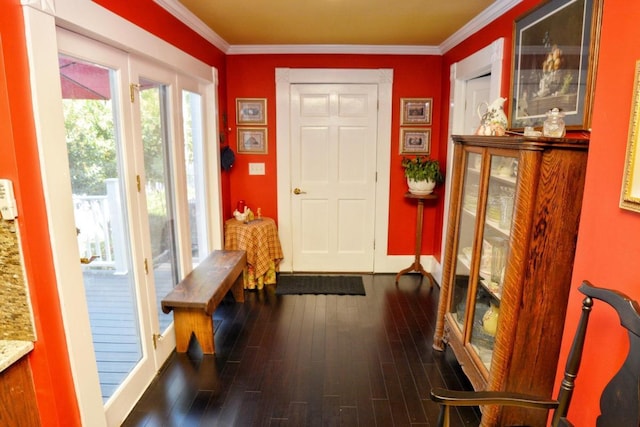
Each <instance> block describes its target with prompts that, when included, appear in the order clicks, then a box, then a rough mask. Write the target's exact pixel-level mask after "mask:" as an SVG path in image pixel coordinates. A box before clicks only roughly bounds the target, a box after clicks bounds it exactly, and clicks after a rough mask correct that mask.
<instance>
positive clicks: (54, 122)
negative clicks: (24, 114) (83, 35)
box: [23, 7, 107, 427]
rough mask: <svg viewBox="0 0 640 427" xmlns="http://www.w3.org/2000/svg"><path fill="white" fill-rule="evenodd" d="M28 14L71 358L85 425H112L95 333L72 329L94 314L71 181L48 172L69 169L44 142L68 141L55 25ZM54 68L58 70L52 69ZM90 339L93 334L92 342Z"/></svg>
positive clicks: (62, 154) (38, 125)
mask: <svg viewBox="0 0 640 427" xmlns="http://www.w3.org/2000/svg"><path fill="white" fill-rule="evenodd" d="M23 14H24V20H25V37H26V39H27V54H28V58H29V73H30V80H31V92H32V103H33V115H34V121H35V130H36V138H37V142H38V152H39V156H40V165H41V173H42V185H43V190H44V197H45V202H46V205H47V219H48V226H49V234H50V236H51V248H52V256H53V263H54V266H55V273H56V281H57V283H58V294H59V298H60V308H61V312H62V317H63V321H64V324H65V334H66V337H67V350H68V357H69V362H70V365H71V369H72V372H73V381H74V386H75V389H76V398H77V401H78V406H79V409H80V418H81V421H82V424H83V425H94V426H96V427H101V426H106V425H107V424H106V419H105V417H104V407H103V404H102V397H101V395H100V381H99V379H98V369H97V366H96V364H95V357H94V354H93V347H92V345H91V337H90V331H86V330H85V331H82V330H81V329H80V328H76V327H73V325H74V324H75V325H82V324H84V325H88V324H89V314H88V309H87V304H86V300H85V299H84V295H83V292H77V288H75V286H73V285H75V284H77V283H82V274H81V271H80V269H78V268H77V264H78V257H79V256H80V255H79V253H78V251H77V242H76V241H74V239H75V236H74V235H75V230H74V228H75V227H74V224H73V223H71V224H70V223H69V221H68V218H73V217H74V213H73V206H72V205H71V204H70V203H63V201H66V200H71V188H70V186H69V177H68V173H67V175H63V174H60V173H59V170H60V169H58V168H49V167H47V165H48V164H58V165H67V164H68V159H67V157H66V151H64V150H59V149H58V148H57V147H58V146H59V144H51V143H45V141H56V140H57V141H60V140H62V141H64V140H65V133H64V125H63V124H64V118H63V116H62V108H61V102H60V99H62V94H61V92H60V83H59V79H60V76H59V74H58V70H57V63H58V49H57V38H56V30H55V23H54V19H53V17H52V16H50V15H49V14H48V13H43V12H42V11H40V10H37V9H35V8H33V7H24V8H23ZM52 63H53V64H55V65H54V66H51V64H52ZM53 105H57V108H50V107H51V106H53ZM63 143H64V142H63ZM45 159H46V161H45ZM68 170H69V169H68V167H67V171H68ZM54 194H55V195H54ZM56 248H58V249H61V250H57V249H56ZM70 265H76V268H75V269H73V268H66V267H67V266H70ZM71 288H75V289H71ZM69 313H74V318H73V319H71V318H69V316H68V314H69ZM87 334H89V337H88V341H87Z"/></svg>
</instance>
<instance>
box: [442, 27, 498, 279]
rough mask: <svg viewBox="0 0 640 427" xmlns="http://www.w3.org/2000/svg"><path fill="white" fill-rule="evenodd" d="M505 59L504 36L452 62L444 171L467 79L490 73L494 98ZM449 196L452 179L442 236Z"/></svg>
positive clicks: (458, 129) (459, 124)
mask: <svg viewBox="0 0 640 427" xmlns="http://www.w3.org/2000/svg"><path fill="white" fill-rule="evenodd" d="M503 59H504V38H502V37H501V38H499V39H496V40H495V41H493V42H492V43H491V44H489V45H487V46H485V47H484V48H482V49H480V50H478V51H477V52H475V53H473V54H471V55H469V56H467V57H466V58H464V59H462V60H460V61H458V62H456V63H454V64H451V68H450V74H449V79H450V85H449V100H450V101H451V102H450V103H449V105H450V107H449V129H448V130H447V169H446V170H447V171H449V175H450V176H451V173H452V172H453V140H452V139H451V135H456V134H463V133H465V130H464V110H465V105H464V104H465V100H466V95H467V81H469V80H472V79H474V78H476V77H480V76H483V75H485V74H490V75H491V83H490V84H489V99H496V98H498V97H499V96H500V91H501V90H502V69H503ZM450 199H451V180H450V179H447V180H446V182H445V193H444V213H443V220H442V235H443V236H446V235H447V229H448V227H449V202H450ZM446 243H447V239H442V243H441V248H440V249H441V250H440V253H441V254H444V253H446V252H445V249H446V248H445V246H446ZM431 273H432V275H433V277H434V278H435V279H436V281H437V282H438V283H442V264H441V263H440V264H438V263H434V267H433V271H432V272H431Z"/></svg>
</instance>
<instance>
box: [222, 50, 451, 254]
mask: <svg viewBox="0 0 640 427" xmlns="http://www.w3.org/2000/svg"><path fill="white" fill-rule="evenodd" d="M278 67H285V68H370V69H377V68H391V69H393V100H392V107H393V112H392V122H391V140H390V141H380V143H381V144H386V145H387V146H388V149H389V150H390V153H391V176H390V190H391V191H390V197H389V204H390V206H389V244H388V253H389V254H391V255H397V254H412V253H413V251H414V244H415V243H414V236H415V215H416V213H415V212H416V211H415V210H416V207H415V203H411V201H407V200H406V199H405V198H404V193H405V192H406V191H407V183H406V180H405V178H404V175H403V172H404V170H403V169H402V167H401V166H400V161H401V159H402V156H401V155H399V154H398V152H399V138H400V136H399V133H400V130H399V129H400V125H399V117H400V98H418V97H425V98H433V105H434V108H433V117H432V123H433V126H431V129H432V135H431V138H432V146H431V157H432V158H435V159H440V160H441V162H442V164H443V166H444V163H446V162H445V159H446V153H445V152H444V148H442V147H441V145H440V144H439V143H438V141H440V139H441V130H440V129H441V127H440V111H441V108H442V101H441V98H440V94H441V91H440V80H441V69H442V68H441V57H440V56H404V55H242V56H235V55H232V56H229V57H228V58H227V75H228V78H227V83H228V96H229V98H228V100H227V109H228V111H229V128H230V132H229V138H230V141H231V144H232V147H235V145H234V144H235V141H236V126H235V114H236V112H235V99H236V98H267V120H268V124H267V129H268V130H267V135H268V140H269V141H268V147H269V149H268V154H267V155H266V156H265V155H255V154H254V155H247V154H236V163H235V165H234V166H233V168H232V170H231V185H230V193H229V197H230V202H231V207H230V209H231V210H233V208H234V207H235V204H236V202H237V201H238V200H239V199H244V200H246V201H247V203H248V204H249V206H250V207H251V208H252V209H253V208H255V207H258V206H259V207H261V208H262V213H263V215H265V216H270V217H273V218H276V219H277V199H276V197H277V195H276V185H277V171H276V151H277V149H278V142H277V141H276V117H275V109H276V108H275V107H276V106H275V69H276V68H278ZM444 129H446V127H445V128H444ZM250 162H264V163H265V166H266V175H264V176H256V175H252V176H250V175H249V173H248V163H250ZM440 191H441V190H440ZM254 210H255V209H254ZM230 215H231V212H230V211H225V216H226V217H230ZM424 218H425V219H424V221H425V224H428V226H427V227H426V228H425V231H424V236H423V246H422V251H423V253H424V254H433V253H436V255H437V254H438V252H439V247H440V234H441V233H440V230H441V228H442V226H441V218H442V199H440V200H439V202H438V203H433V204H431V203H427V204H426V205H425V217H424Z"/></svg>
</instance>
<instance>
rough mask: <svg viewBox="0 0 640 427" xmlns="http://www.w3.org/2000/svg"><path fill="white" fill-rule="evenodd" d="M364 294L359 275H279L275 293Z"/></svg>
mask: <svg viewBox="0 0 640 427" xmlns="http://www.w3.org/2000/svg"><path fill="white" fill-rule="evenodd" d="M292 294H293V295H295V294H297V295H302V294H316V295H317V294H334V295H365V292H364V284H363V283H362V277H360V276H295V275H291V276H289V275H287V276H279V277H278V283H277V285H276V295H292Z"/></svg>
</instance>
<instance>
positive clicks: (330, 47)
mask: <svg viewBox="0 0 640 427" xmlns="http://www.w3.org/2000/svg"><path fill="white" fill-rule="evenodd" d="M226 53H227V54H228V55H267V54H327V53H330V54H354V55H440V49H439V48H438V47H437V46H410V45H346V44H345V45H342V44H319V45H310V44H294V45H284V44H283V45H232V46H230V48H229V50H228V51H227V52H226Z"/></svg>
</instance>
